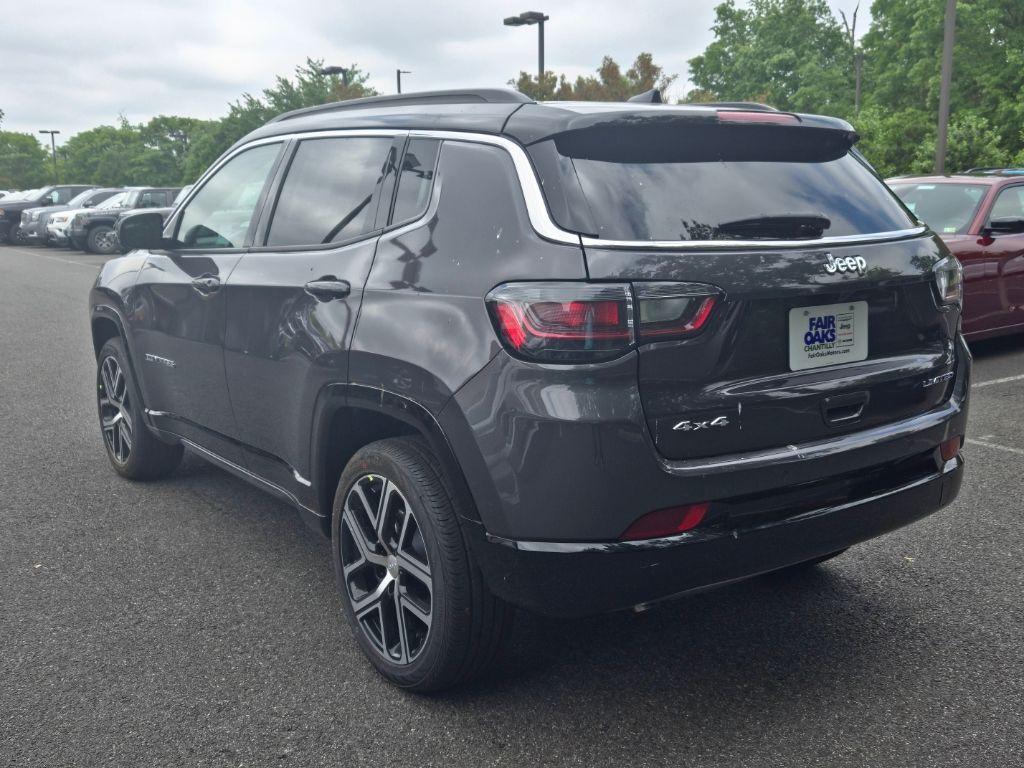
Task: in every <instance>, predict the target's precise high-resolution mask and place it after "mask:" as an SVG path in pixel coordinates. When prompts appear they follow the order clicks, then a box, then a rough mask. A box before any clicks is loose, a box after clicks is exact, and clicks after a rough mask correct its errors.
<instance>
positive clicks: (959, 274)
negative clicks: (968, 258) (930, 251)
mask: <svg viewBox="0 0 1024 768" xmlns="http://www.w3.org/2000/svg"><path fill="white" fill-rule="evenodd" d="M934 270H935V287H936V288H937V289H938V291H939V298H940V299H942V302H943V303H944V304H960V303H962V301H963V296H964V268H963V267H962V266H960V262H959V261H957V258H956V256H947V257H946V258H944V259H943V260H942V261H940V262H938V263H937V264H936V265H935V267H934Z"/></svg>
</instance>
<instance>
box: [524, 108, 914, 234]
mask: <svg viewBox="0 0 1024 768" xmlns="http://www.w3.org/2000/svg"><path fill="white" fill-rule="evenodd" d="M553 142H554V145H555V151H556V152H557V154H558V155H560V156H561V157H562V161H561V162H555V161H553V160H552V159H551V158H550V157H549V158H547V161H546V162H545V163H538V168H539V169H540V173H541V180H542V186H543V187H544V190H545V195H546V196H547V197H548V198H549V200H548V203H549V207H550V208H551V210H552V212H553V214H554V215H556V216H558V213H557V211H559V210H562V209H564V208H565V204H564V201H563V200H561V199H551V198H552V197H553V196H554V195H556V194H561V195H562V196H564V197H566V199H571V197H569V196H568V195H569V193H570V192H571V191H572V188H573V184H572V182H571V181H567V180H566V179H565V178H564V176H565V174H566V173H569V170H568V169H570V168H571V169H574V170H575V175H576V176H577V178H578V183H579V188H580V189H581V190H582V198H583V201H584V202H583V205H585V206H586V207H587V209H588V214H589V226H588V230H590V231H592V233H593V234H595V235H596V236H597V237H600V238H603V239H609V240H669V241H672V240H717V239H806V238H809V237H835V236H842V235H858V234H874V233H879V232H890V231H895V230H901V229H908V228H910V227H913V226H915V225H914V223H913V222H912V221H911V220H910V218H909V217H908V216H907V214H906V212H905V211H904V210H903V209H902V208H901V207H900V205H899V203H898V201H896V200H895V199H894V198H893V196H892V194H891V193H890V192H889V190H888V189H886V187H885V185H884V184H883V183H882V182H881V181H880V180H879V179H878V178H877V177H876V176H875V174H874V173H873V172H872V171H871V170H870V169H869V168H868V167H867V166H866V165H865V164H864V163H862V162H861V161H859V160H858V159H857V158H856V157H854V156H853V155H852V154H850V144H849V139H848V137H847V135H846V134H844V133H843V132H841V131H832V130H820V129H819V130H813V129H803V128H792V129H788V128H779V127H778V126H764V127H761V126H758V127H752V126H739V125H737V126H724V125H716V124H698V125H692V126H680V125H679V124H675V125H671V126H654V127H650V128H647V127H644V128H630V127H627V128H622V127H616V128H613V129H608V130H590V131H588V130H582V131H575V132H570V133H568V134H563V135H560V136H557V137H555V139H554V140H553ZM531 151H532V153H533V154H534V156H535V157H537V156H539V155H540V154H541V152H542V150H540V148H539V146H538V148H537V149H533V150H531ZM548 151H549V153H550V152H551V151H550V148H549V149H548ZM566 161H568V162H566ZM545 169H547V170H545ZM545 173H547V174H551V175H555V174H559V175H561V177H562V178H559V179H558V180H557V181H558V183H556V184H550V183H549V180H548V179H546V178H544V176H545ZM559 190H560V192H559ZM807 219H813V222H814V226H807V225H806V224H805V223H804V222H805V220H807ZM812 230H813V231H812Z"/></svg>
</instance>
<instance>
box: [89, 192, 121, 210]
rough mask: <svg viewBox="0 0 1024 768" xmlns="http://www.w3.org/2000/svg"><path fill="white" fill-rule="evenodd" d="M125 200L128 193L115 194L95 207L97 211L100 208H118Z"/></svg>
mask: <svg viewBox="0 0 1024 768" xmlns="http://www.w3.org/2000/svg"><path fill="white" fill-rule="evenodd" d="M127 199H128V193H127V192H115V193H114V194H113V195H111V196H110V197H108V198H107V199H106V200H104V201H103V202H102V203H99V204H98V205H97V206H96V208H98V209H99V208H102V209H107V208H120V207H121V206H122V205H124V203H125V200H127Z"/></svg>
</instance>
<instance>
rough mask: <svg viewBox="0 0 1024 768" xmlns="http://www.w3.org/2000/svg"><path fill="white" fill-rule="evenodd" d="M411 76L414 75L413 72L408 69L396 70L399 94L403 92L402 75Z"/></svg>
mask: <svg viewBox="0 0 1024 768" xmlns="http://www.w3.org/2000/svg"><path fill="white" fill-rule="evenodd" d="M411 74H412V72H410V71H409V70H408V69H396V70H395V82H396V83H397V85H398V92H399V93H401V92H402V75H411Z"/></svg>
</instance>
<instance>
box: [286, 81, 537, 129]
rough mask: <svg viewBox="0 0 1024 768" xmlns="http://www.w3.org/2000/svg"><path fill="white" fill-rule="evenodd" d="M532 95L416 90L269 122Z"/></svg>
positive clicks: (526, 100)
mask: <svg viewBox="0 0 1024 768" xmlns="http://www.w3.org/2000/svg"><path fill="white" fill-rule="evenodd" d="M532 102H533V99H531V98H530V97H529V96H526V95H524V94H522V93H520V92H519V91H513V90H512V89H510V88H468V89H460V90H452V91H418V92H415V93H399V94H395V95H393V96H366V97H364V98H361V99H348V100H346V101H334V102H331V103H330V104H319V105H317V106H315V107H305V108H303V109H295V110H292V111H291V112H284V113H283V114H280V115H278V116H277V117H275V118H273V119H271V120H270V121H269V122H271V123H277V122H280V121H281V120H291V119H292V118H293V117H305V116H306V115H315V114H317V113H319V112H340V111H342V110H346V109H371V108H373V107H404V106H409V105H414V104H530V103H532Z"/></svg>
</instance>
